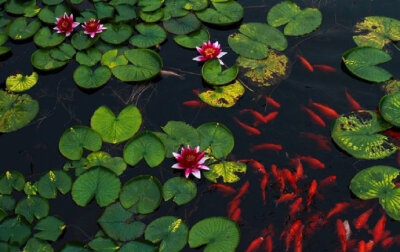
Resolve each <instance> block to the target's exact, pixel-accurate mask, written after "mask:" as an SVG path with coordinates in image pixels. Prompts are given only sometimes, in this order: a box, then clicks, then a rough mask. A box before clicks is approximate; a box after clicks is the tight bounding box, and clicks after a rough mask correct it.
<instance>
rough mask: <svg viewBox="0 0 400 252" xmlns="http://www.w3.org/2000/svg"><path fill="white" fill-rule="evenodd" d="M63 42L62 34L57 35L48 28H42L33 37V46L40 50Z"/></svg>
mask: <svg viewBox="0 0 400 252" xmlns="http://www.w3.org/2000/svg"><path fill="white" fill-rule="evenodd" d="M64 40H65V35H64V34H58V33H56V32H53V31H52V30H50V28H49V27H42V28H41V29H40V30H39V31H38V32H37V33H36V34H35V36H34V37H33V42H34V43H35V45H37V46H39V47H42V48H50V47H55V46H58V45H59V44H61V43H62V42H63V41H64Z"/></svg>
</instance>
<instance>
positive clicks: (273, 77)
mask: <svg viewBox="0 0 400 252" xmlns="http://www.w3.org/2000/svg"><path fill="white" fill-rule="evenodd" d="M236 63H237V65H238V66H239V67H240V70H241V72H243V75H244V76H245V77H246V78H248V79H249V80H251V81H252V82H253V83H255V84H256V85H258V86H272V85H276V84H277V83H279V82H281V81H282V80H284V79H286V77H287V76H288V75H289V59H288V57H286V55H284V54H279V53H276V52H274V51H272V50H270V51H269V54H268V57H267V58H265V59H261V60H257V59H249V58H245V57H242V56H240V57H238V58H237V60H236Z"/></svg>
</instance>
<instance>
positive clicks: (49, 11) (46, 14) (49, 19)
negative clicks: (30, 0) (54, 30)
mask: <svg viewBox="0 0 400 252" xmlns="http://www.w3.org/2000/svg"><path fill="white" fill-rule="evenodd" d="M70 12H71V11H70V10H69V8H68V7H67V6H66V5H65V4H58V5H56V6H51V7H50V6H45V7H44V8H42V9H41V10H40V12H39V14H38V18H39V19H40V20H41V21H42V22H44V23H46V24H49V25H54V22H55V20H56V18H58V17H61V16H62V15H64V13H70Z"/></svg>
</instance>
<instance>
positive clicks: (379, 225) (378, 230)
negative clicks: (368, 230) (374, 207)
mask: <svg viewBox="0 0 400 252" xmlns="http://www.w3.org/2000/svg"><path fill="white" fill-rule="evenodd" d="M385 227H386V216H385V214H383V215H382V217H381V218H379V220H378V221H377V222H376V224H375V226H374V229H373V230H372V236H373V237H374V243H375V244H378V243H379V242H380V241H381V240H382V239H383V238H384V235H385Z"/></svg>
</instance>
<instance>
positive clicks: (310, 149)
mask: <svg viewBox="0 0 400 252" xmlns="http://www.w3.org/2000/svg"><path fill="white" fill-rule="evenodd" d="M239 2H240V3H241V4H242V5H243V6H245V15H244V20H243V21H242V22H243V23H244V22H265V20H266V13H267V12H268V10H269V9H270V7H271V6H273V5H274V4H276V3H277V2H279V1H275V0H274V1H259V0H250V1H239ZM298 4H299V5H300V6H302V7H303V6H313V7H318V8H319V9H320V10H321V12H322V14H323V23H322V25H321V27H320V28H319V29H318V30H317V31H316V32H314V33H311V34H310V35H307V36H304V37H296V38H291V37H290V38H288V39H289V40H288V42H289V47H288V50H286V51H285V52H284V53H285V54H286V55H287V56H288V57H289V58H290V61H291V64H292V72H291V74H290V76H289V78H288V79H286V80H285V81H283V82H282V83H280V84H279V85H277V86H274V87H269V88H265V89H258V88H254V87H253V88H254V92H251V91H249V90H246V94H245V96H244V97H243V98H242V99H241V100H240V101H239V102H238V104H237V105H236V106H234V107H233V108H231V109H218V108H212V107H206V108H199V109H196V108H188V107H184V106H182V102H183V101H185V100H189V99H195V96H194V95H193V94H192V89H196V88H200V89H201V88H202V87H203V83H202V78H201V76H200V71H201V67H200V65H199V64H198V63H197V62H195V61H192V60H191V59H192V58H193V57H195V56H196V52H195V51H194V50H187V49H183V48H181V47H179V46H177V45H176V44H175V43H174V42H173V41H172V36H171V35H169V37H168V41H167V42H166V43H164V44H162V45H161V50H160V54H161V56H162V58H163V61H164V69H165V70H170V71H176V72H177V73H179V74H182V75H183V76H184V79H179V78H176V77H165V78H160V79H158V80H154V81H152V82H151V83H148V84H143V85H138V84H126V83H122V82H120V81H118V80H116V79H112V80H111V81H109V83H108V84H107V85H106V86H105V87H103V88H101V89H100V90H97V91H95V92H91V93H87V92H86V91H83V90H80V89H79V88H78V87H77V86H76V85H75V84H74V82H73V80H72V73H73V71H74V69H75V68H76V67H77V64H76V63H70V64H69V65H68V66H67V67H65V68H64V69H63V70H62V71H60V72H57V73H49V74H41V75H40V78H39V83H38V84H37V85H36V86H35V87H34V88H33V89H31V90H30V91H29V92H28V93H29V94H30V95H31V96H32V97H33V98H35V99H37V100H38V101H39V103H40V113H39V115H38V117H37V118H36V119H35V121H34V122H33V123H32V124H31V125H29V126H27V127H25V128H23V129H21V130H19V131H17V132H13V133H8V134H2V135H1V136H0V148H1V149H0V150H1V151H0V153H1V154H0V168H1V170H2V172H4V171H5V170H18V171H20V172H22V173H23V174H24V175H26V176H27V178H28V179H31V180H34V181H35V180H36V179H38V178H39V177H40V176H41V175H42V174H43V173H45V172H46V171H48V170H50V169H52V170H54V169H60V168H62V166H63V164H64V163H65V162H66V161H67V160H66V159H65V158H63V157H62V156H61V155H60V154H59V152H58V141H59V137H60V136H61V134H62V133H63V131H64V130H65V129H66V128H67V127H69V126H72V125H77V124H83V125H89V120H90V117H91V115H92V114H93V112H94V111H95V109H97V108H98V107H99V106H101V105H107V106H109V107H110V108H111V109H112V110H114V111H120V110H121V109H122V108H123V107H125V106H126V105H127V104H128V103H134V104H136V105H137V106H138V107H139V109H140V110H141V112H142V114H143V118H144V120H143V121H144V124H143V125H142V129H148V130H159V129H160V126H163V125H165V124H166V122H167V121H169V120H182V121H186V122H188V123H190V124H192V125H193V126H198V125H200V124H201V123H203V122H208V121H218V122H221V123H224V124H225V125H227V126H228V127H229V128H230V129H231V130H232V132H233V133H234V136H235V148H234V150H233V152H232V153H233V155H234V156H232V158H235V159H242V158H254V159H256V160H259V161H261V162H262V163H263V164H264V165H265V166H266V167H268V169H269V167H270V165H271V164H272V163H275V164H277V165H278V167H280V168H282V167H289V158H291V157H294V156H295V155H296V154H300V155H312V156H314V157H316V158H318V159H319V160H321V161H323V162H324V163H325V164H326V168H325V169H324V170H312V169H310V168H309V167H307V166H305V174H306V176H307V178H306V179H304V180H302V181H300V182H299V187H300V188H302V189H303V192H302V195H305V194H306V193H307V192H306V190H307V188H308V186H309V184H310V182H311V181H312V180H313V179H317V180H321V179H322V178H325V177H327V176H329V175H337V183H336V185H334V186H332V187H328V188H327V189H325V190H323V191H321V194H322V195H323V196H324V199H316V200H315V202H314V203H313V205H312V207H311V210H310V212H307V211H304V212H302V213H301V214H300V215H299V218H301V219H304V218H306V217H307V216H310V215H312V214H315V213H317V212H318V211H322V212H324V213H326V212H328V211H329V210H330V209H331V208H333V206H334V205H335V204H336V203H337V202H342V201H350V202H352V203H353V204H354V205H359V209H355V208H354V207H352V208H350V209H349V210H347V211H345V212H343V213H341V214H340V215H338V217H339V218H341V219H342V220H346V219H347V220H349V221H352V220H353V219H354V218H355V217H357V216H358V215H359V214H360V213H362V212H363V211H365V210H366V209H368V208H369V207H372V206H374V205H377V201H375V200H373V201H369V202H362V201H361V200H358V199H356V198H355V197H354V196H352V195H351V193H350V191H349V189H348V185H349V182H350V180H351V178H352V177H353V176H354V175H355V174H356V173H357V172H358V171H360V170H361V169H364V168H367V167H369V166H372V165H375V164H386V165H393V166H397V165H396V162H395V156H396V155H393V156H392V157H390V158H387V159H385V160H381V161H359V160H356V159H355V158H352V157H350V156H348V155H347V154H345V153H343V152H341V151H340V150H339V149H338V148H337V147H336V146H334V144H333V143H331V147H332V151H331V152H328V151H324V150H321V149H320V148H318V147H317V145H315V143H314V142H313V141H310V140H307V139H306V138H302V137H300V134H301V133H302V132H313V133H316V134H323V135H325V136H328V137H329V136H330V127H329V126H327V127H325V128H322V127H320V126H318V125H316V124H313V123H312V122H311V120H310V119H309V117H308V115H307V114H305V113H304V112H303V111H301V109H300V106H301V105H307V104H308V102H309V99H312V100H314V101H316V102H320V103H324V104H328V105H330V106H331V107H333V108H334V109H336V110H337V111H338V112H339V113H345V112H349V111H350V110H351V109H350V107H349V104H348V102H347V100H346V97H345V89H346V88H347V89H348V91H349V93H350V94H351V95H352V96H353V97H354V98H355V99H357V100H358V101H359V102H360V104H361V105H362V107H363V108H366V109H375V108H376V107H377V104H378V101H379V99H380V97H381V96H382V95H383V94H384V93H383V92H382V90H381V88H380V86H379V85H378V84H369V83H366V82H364V81H361V80H358V79H356V78H353V77H351V76H350V75H349V74H348V73H346V71H345V70H344V69H343V68H342V65H341V55H342V53H343V52H344V51H346V50H347V49H350V48H352V47H355V44H354V42H353V40H352V35H353V33H352V27H353V25H354V24H355V23H356V22H358V21H360V20H361V19H362V18H363V17H365V16H371V15H377V16H379V15H381V16H388V17H393V18H400V14H399V9H400V1H394V0H390V1H389V0H386V1H385V0H381V1H377V0H376V1H367V0H363V1H349V0H340V1H339V0H338V1H330V0H321V1H299V2H298ZM238 27H239V25H236V26H234V27H229V28H228V29H226V30H223V31H221V30H214V29H212V28H210V27H209V29H210V31H211V39H212V40H213V41H215V40H218V41H219V42H220V43H221V44H222V47H223V50H224V51H227V52H228V55H227V56H225V57H224V62H225V63H226V64H227V65H232V64H234V62H235V59H236V55H235V54H234V53H232V52H231V51H230V49H229V47H228V45H227V36H228V35H229V34H230V33H233V32H234V31H236V30H237V28H238ZM9 43H10V42H9ZM388 48H389V49H388V50H389V51H390V53H391V54H392V56H393V60H392V61H390V62H389V63H387V64H384V65H383V66H384V67H385V68H386V69H388V70H389V71H391V72H392V73H394V75H396V69H398V66H399V63H400V57H399V56H400V52H398V51H396V50H395V48H394V47H392V46H389V47H388ZM34 50H35V48H34V45H33V43H31V42H27V43H24V44H14V45H12V56H11V57H10V58H8V59H7V60H5V61H1V62H0V69H1V72H0V83H1V85H4V82H5V79H6V78H7V76H8V75H10V74H14V73H16V72H22V73H25V74H28V73H31V72H32V71H34V69H33V68H32V66H31V64H30V55H31V54H32V52H33V51H34ZM296 54H301V55H303V56H304V57H306V58H307V59H308V60H309V61H310V62H312V63H313V64H328V65H331V66H334V67H335V68H337V69H338V71H337V72H336V73H324V72H321V71H315V72H313V73H311V72H308V71H307V70H306V69H305V68H304V67H303V66H302V65H301V64H300V63H299V62H298V61H297V60H296V57H295V55H296ZM177 69H180V70H181V71H180V70H177ZM189 72H193V73H197V74H190V73H189ZM266 94H268V95H271V96H272V97H273V98H275V99H276V100H277V101H278V102H280V103H281V105H282V106H281V108H280V109H279V116H278V117H277V118H276V120H275V121H273V122H272V123H270V124H266V125H263V126H261V127H260V130H261V131H262V135H261V136H248V135H246V134H245V132H244V131H243V129H241V128H240V127H239V126H238V125H237V124H236V123H235V122H234V121H233V117H234V116H236V117H239V118H240V119H241V120H242V121H244V122H246V123H250V122H251V120H252V119H251V117H250V116H248V115H240V114H239V111H240V110H241V109H243V108H253V109H256V110H258V111H261V112H270V111H272V110H271V108H269V107H266V106H265V103H264V99H263V97H264V96H265V95H266ZM261 98H262V99H261ZM330 122H331V121H330ZM263 142H271V143H279V144H282V145H283V150H282V151H280V152H279V153H276V152H270V151H258V152H254V153H251V152H250V151H249V149H250V148H251V147H252V146H253V145H254V144H259V143H263ZM122 148H123V144H122V145H118V146H111V145H103V149H104V150H105V151H107V152H110V153H111V154H112V155H118V156H121V155H122ZM173 162H174V160H172V159H166V160H165V162H164V163H163V164H162V165H161V167H158V168H154V169H150V168H148V167H147V165H145V164H144V163H143V162H141V163H140V164H139V165H137V166H136V167H130V168H128V169H127V170H126V171H125V173H124V174H123V175H122V177H121V180H122V182H124V181H126V180H128V179H129V178H131V177H133V176H136V175H138V174H152V175H155V176H157V177H158V178H160V180H161V182H165V181H166V180H167V179H168V178H170V177H172V176H173V175H174V171H173V170H172V169H171V168H170V167H171V165H172V164H173ZM247 180H248V181H249V182H250V189H249V193H248V194H246V195H245V196H244V197H243V201H242V204H241V208H242V221H240V222H239V223H240V229H241V234H242V237H241V242H240V245H239V248H238V250H237V251H245V249H246V247H247V246H248V244H249V243H250V242H251V241H252V240H253V239H255V238H256V237H258V236H259V235H260V232H261V230H262V229H264V228H265V227H266V226H268V225H269V224H273V225H274V228H275V236H274V245H275V250H274V251H284V250H285V247H284V242H283V241H282V240H279V235H280V233H281V232H282V231H283V230H284V229H285V228H286V227H287V224H288V223H289V218H288V205H287V204H285V203H284V204H280V205H279V206H277V207H276V206H275V202H274V200H276V199H277V197H279V192H278V190H277V189H276V186H275V185H274V183H273V179H272V178H271V179H270V181H271V183H270V184H269V185H268V191H267V204H266V205H264V204H263V203H262V200H261V193H260V189H259V180H260V176H259V175H258V174H256V173H254V172H252V170H251V169H249V170H248V172H247V174H246V175H244V176H242V178H241V181H240V182H238V183H236V184H234V186H235V187H237V188H239V187H240V186H241V185H242V184H243V183H244V182H245V181H247ZM196 183H197V185H198V192H199V194H198V196H197V197H196V198H195V200H193V201H192V202H190V203H189V204H186V205H184V206H181V207H178V206H176V205H175V204H173V203H171V202H166V203H163V204H161V207H160V209H158V210H157V211H156V212H154V213H153V214H150V215H149V216H147V217H146V218H145V219H144V222H145V223H150V222H151V221H152V220H154V219H155V218H157V217H159V216H164V215H175V216H179V217H181V218H183V219H184V221H185V222H186V223H187V224H188V226H189V227H191V226H192V225H194V224H195V223H196V222H197V221H198V220H200V219H203V218H206V217H210V216H226V214H227V204H228V202H229V201H230V200H231V199H232V197H223V196H222V195H221V194H220V193H216V192H211V191H208V190H207V186H208V185H209V182H208V181H207V180H205V179H203V180H196ZM303 202H304V201H303ZM50 203H51V214H52V215H55V216H60V217H61V218H62V219H63V220H64V221H65V222H66V223H67V229H66V232H65V234H64V236H63V237H62V238H61V239H60V240H59V241H58V242H57V243H56V248H61V247H62V245H63V244H65V243H66V242H69V241H82V242H88V241H90V239H91V238H93V236H94V235H95V233H96V232H97V231H98V230H99V227H98V225H97V222H96V221H97V219H98V217H99V216H100V214H101V211H102V210H101V209H99V208H98V207H97V205H96V204H95V203H92V204H90V205H88V206H87V207H86V208H84V209H83V208H81V207H78V206H77V205H76V204H75V203H74V202H73V201H72V199H71V197H70V194H69V195H68V196H60V197H58V198H57V200H54V201H50ZM380 210H381V207H380V206H379V205H378V206H377V207H375V208H374V214H373V215H372V217H371V219H370V221H369V223H370V226H373V225H374V224H375V223H376V221H377V220H378V219H379V217H380V216H381V212H380ZM335 221H336V217H333V218H332V219H331V220H330V221H329V222H328V223H327V224H326V225H325V226H324V227H322V228H320V229H318V230H316V232H314V233H313V234H312V235H308V236H306V237H305V240H304V251H336V250H337V249H338V248H339V246H340V244H339V242H338V238H337V235H336V226H335V225H336V224H335ZM387 229H388V230H390V231H391V235H393V236H394V235H397V234H400V224H399V223H398V222H395V221H392V220H388V222H387ZM351 238H352V239H353V238H354V239H357V240H360V239H363V240H365V241H368V240H370V239H372V236H371V235H370V234H368V233H367V232H366V231H365V230H363V231H356V230H353V235H352V237H351ZM201 250H202V249H201ZM381 250H382V248H381V247H375V248H374V250H373V251H381ZM184 251H193V250H192V249H189V248H188V247H187V248H185V250H184ZM260 251H261V250H260ZM387 251H400V246H398V245H394V246H392V247H391V248H390V249H389V250H387Z"/></svg>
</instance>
